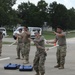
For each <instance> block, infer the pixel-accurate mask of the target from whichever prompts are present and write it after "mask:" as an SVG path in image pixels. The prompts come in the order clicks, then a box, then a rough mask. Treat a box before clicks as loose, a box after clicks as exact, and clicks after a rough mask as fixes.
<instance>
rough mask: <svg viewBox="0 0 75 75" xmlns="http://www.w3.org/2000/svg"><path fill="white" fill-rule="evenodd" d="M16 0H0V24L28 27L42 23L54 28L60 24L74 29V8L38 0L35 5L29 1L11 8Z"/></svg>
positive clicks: (41, 24)
mask: <svg viewBox="0 0 75 75" xmlns="http://www.w3.org/2000/svg"><path fill="white" fill-rule="evenodd" d="M15 3H16V0H0V26H9V27H10V26H11V25H12V26H16V25H17V24H21V25H27V26H30V27H32V26H33V27H36V26H37V27H38V26H39V27H42V26H43V25H44V23H46V24H47V26H51V27H52V28H53V29H55V28H56V27H57V26H61V27H62V28H63V29H65V30H66V29H67V30H72V29H75V9H74V8H73V7H72V8H70V9H67V8H66V6H64V5H63V4H58V3H57V2H56V1H54V2H52V3H50V4H49V3H46V1H45V0H40V1H38V3H37V5H35V4H33V3H31V2H29V1H28V2H23V3H21V4H20V5H18V9H16V10H15V9H12V7H13V5H14V4H15Z"/></svg>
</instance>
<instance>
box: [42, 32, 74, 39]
mask: <svg viewBox="0 0 75 75" xmlns="http://www.w3.org/2000/svg"><path fill="white" fill-rule="evenodd" d="M43 36H44V37H45V39H47V40H51V39H54V38H55V34H54V33H53V32H49V31H45V32H43ZM73 37H75V33H74V32H71V33H68V34H67V38H73Z"/></svg>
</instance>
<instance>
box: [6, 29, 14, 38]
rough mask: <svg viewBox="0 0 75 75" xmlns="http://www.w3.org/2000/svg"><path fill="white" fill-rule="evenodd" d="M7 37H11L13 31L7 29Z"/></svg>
mask: <svg viewBox="0 0 75 75" xmlns="http://www.w3.org/2000/svg"><path fill="white" fill-rule="evenodd" d="M7 35H8V36H7V38H11V37H13V31H11V30H7Z"/></svg>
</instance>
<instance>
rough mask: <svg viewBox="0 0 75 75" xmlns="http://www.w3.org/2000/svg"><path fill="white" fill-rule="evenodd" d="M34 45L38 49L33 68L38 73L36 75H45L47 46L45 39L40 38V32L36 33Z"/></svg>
mask: <svg viewBox="0 0 75 75" xmlns="http://www.w3.org/2000/svg"><path fill="white" fill-rule="evenodd" d="M34 44H35V46H36V48H37V51H36V53H35V58H34V61H33V67H34V70H35V71H36V75H40V74H41V75H44V74H45V66H44V65H45V60H46V52H45V44H44V37H43V36H40V33H39V32H38V31H36V32H35V39H34Z"/></svg>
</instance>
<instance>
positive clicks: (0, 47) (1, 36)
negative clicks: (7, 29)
mask: <svg viewBox="0 0 75 75" xmlns="http://www.w3.org/2000/svg"><path fill="white" fill-rule="evenodd" d="M2 38H3V35H2V32H0V56H1V53H2Z"/></svg>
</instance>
